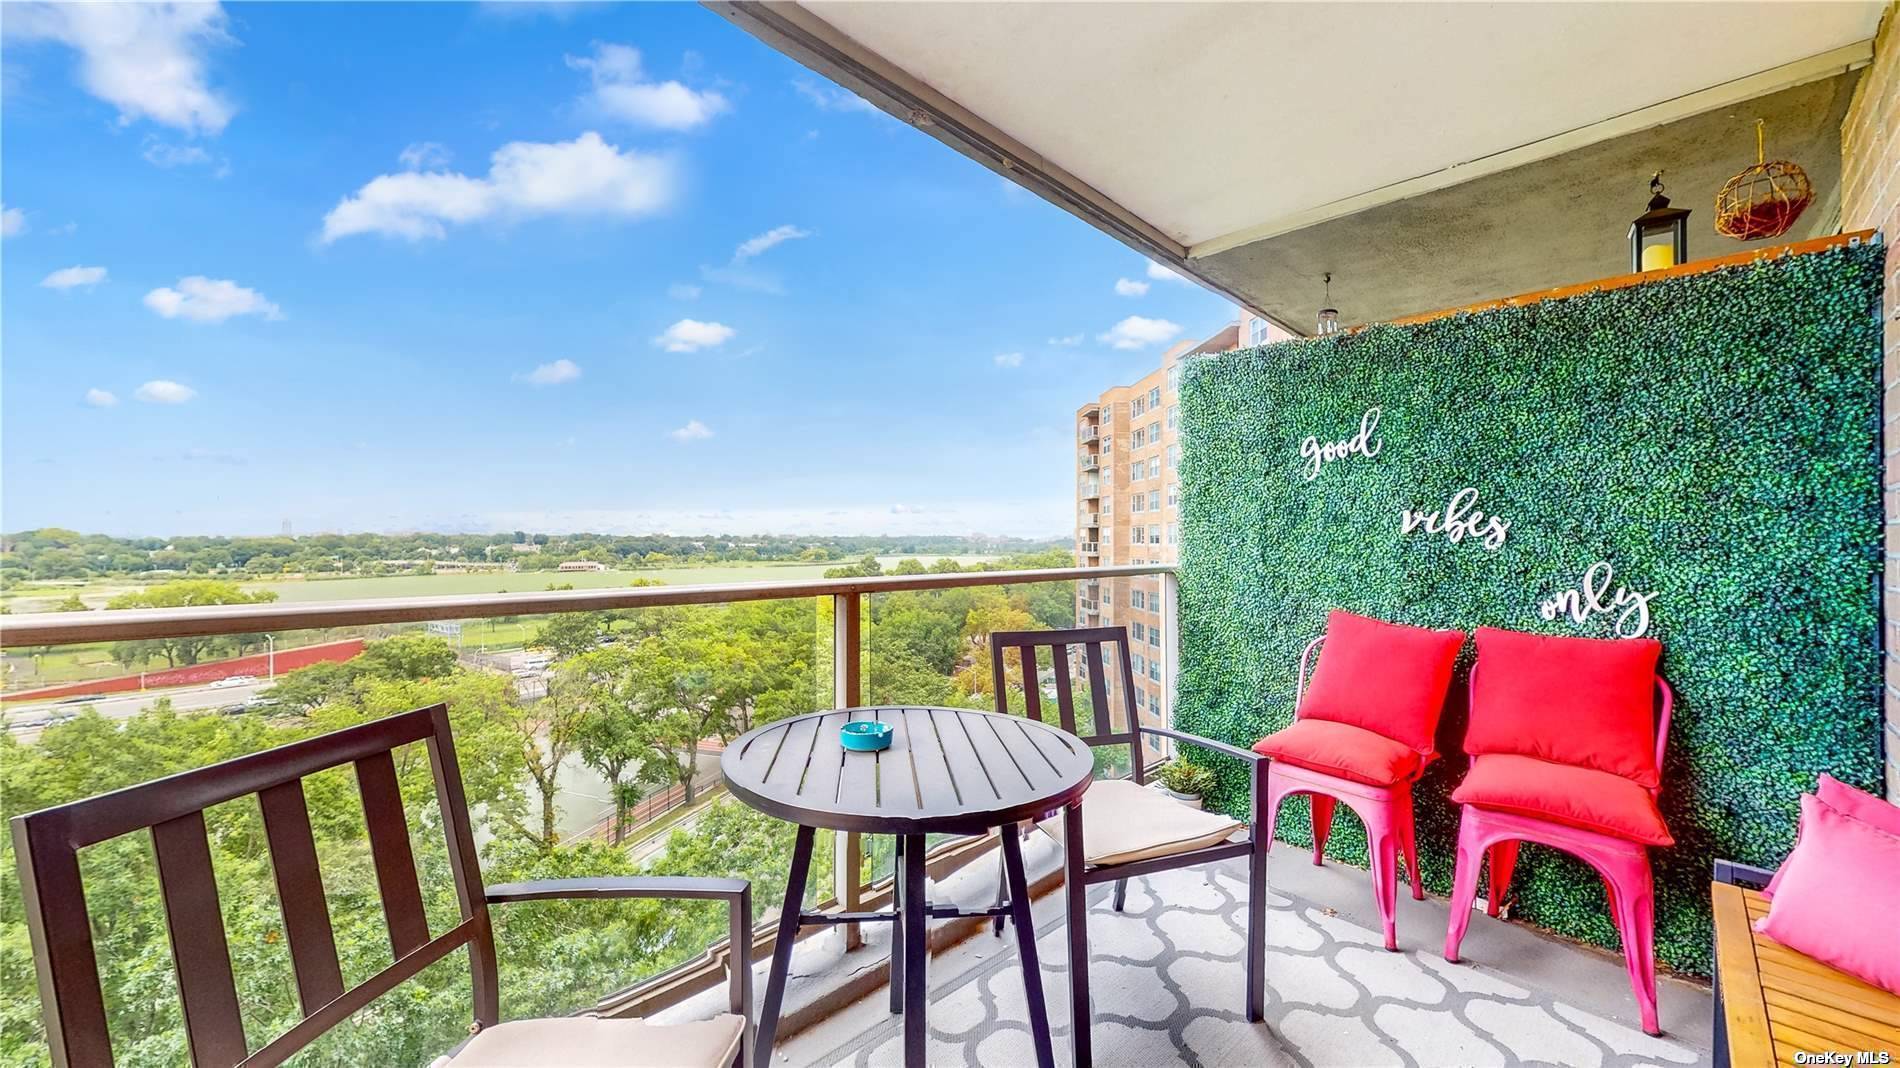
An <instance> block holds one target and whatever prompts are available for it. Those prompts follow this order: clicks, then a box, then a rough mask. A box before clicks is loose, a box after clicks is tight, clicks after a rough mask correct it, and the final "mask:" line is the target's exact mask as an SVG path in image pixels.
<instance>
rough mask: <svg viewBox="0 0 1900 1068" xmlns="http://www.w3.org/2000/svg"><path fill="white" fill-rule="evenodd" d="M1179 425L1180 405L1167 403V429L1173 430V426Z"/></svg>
mask: <svg viewBox="0 0 1900 1068" xmlns="http://www.w3.org/2000/svg"><path fill="white" fill-rule="evenodd" d="M1180 425H1181V406H1180V405H1179V404H1170V405H1168V429H1169V430H1173V429H1174V428H1175V427H1177V426H1180Z"/></svg>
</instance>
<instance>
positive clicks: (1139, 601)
mask: <svg viewBox="0 0 1900 1068" xmlns="http://www.w3.org/2000/svg"><path fill="white" fill-rule="evenodd" d="M1128 607H1130V608H1146V607H1148V594H1147V591H1145V590H1133V591H1130V592H1129V594H1128Z"/></svg>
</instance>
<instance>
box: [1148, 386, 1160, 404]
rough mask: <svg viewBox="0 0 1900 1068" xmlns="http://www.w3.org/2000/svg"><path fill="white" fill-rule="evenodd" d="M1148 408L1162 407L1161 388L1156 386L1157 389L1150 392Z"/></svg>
mask: <svg viewBox="0 0 1900 1068" xmlns="http://www.w3.org/2000/svg"><path fill="white" fill-rule="evenodd" d="M1148 407H1150V408H1159V407H1161V387H1160V386H1156V387H1155V388H1153V389H1151V390H1149V391H1148Z"/></svg>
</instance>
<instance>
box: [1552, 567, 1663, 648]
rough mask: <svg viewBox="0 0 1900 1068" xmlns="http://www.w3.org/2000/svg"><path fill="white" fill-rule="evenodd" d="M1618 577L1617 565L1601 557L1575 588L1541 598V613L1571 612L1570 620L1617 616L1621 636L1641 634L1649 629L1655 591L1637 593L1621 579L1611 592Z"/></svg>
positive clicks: (1638, 635) (1637, 635) (1580, 621)
mask: <svg viewBox="0 0 1900 1068" xmlns="http://www.w3.org/2000/svg"><path fill="white" fill-rule="evenodd" d="M1615 579H1616V569H1615V568H1612V567H1611V566H1610V562H1609V561H1608V560H1599V561H1597V562H1596V563H1594V564H1591V565H1590V569H1589V570H1588V571H1585V572H1584V573H1583V581H1582V582H1581V583H1579V584H1578V586H1577V588H1576V589H1574V590H1564V591H1563V592H1561V593H1554V594H1552V595H1550V596H1549V597H1546V598H1544V599H1543V600H1541V601H1539V602H1537V614H1538V615H1540V616H1542V617H1543V618H1545V619H1547V620H1555V619H1556V618H1557V617H1558V616H1569V617H1570V621H1571V622H1572V623H1576V624H1579V625H1581V624H1583V623H1586V622H1588V621H1589V619H1590V617H1591V616H1599V615H1602V616H1607V615H1611V614H1612V613H1614V614H1615V616H1616V621H1615V624H1614V629H1613V631H1612V633H1614V634H1615V635H1616V636H1617V637H1619V638H1640V637H1642V636H1643V635H1644V634H1645V633H1647V632H1648V631H1649V602H1650V599H1651V598H1653V597H1655V596H1656V595H1655V594H1654V593H1637V592H1636V591H1635V590H1632V589H1630V588H1629V587H1628V586H1625V585H1623V584H1622V583H1620V582H1619V583H1617V585H1616V592H1615V593H1614V594H1612V593H1611V592H1610V583H1611V582H1613V581H1615Z"/></svg>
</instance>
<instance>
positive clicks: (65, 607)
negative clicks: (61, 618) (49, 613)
mask: <svg viewBox="0 0 1900 1068" xmlns="http://www.w3.org/2000/svg"><path fill="white" fill-rule="evenodd" d="M53 611H55V612H85V611H89V609H88V608H87V607H86V602H84V601H82V600H80V599H79V595H78V594H76V593H69V594H67V595H66V599H65V600H63V601H60V602H59V603H57V604H55V605H54V606H53Z"/></svg>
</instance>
